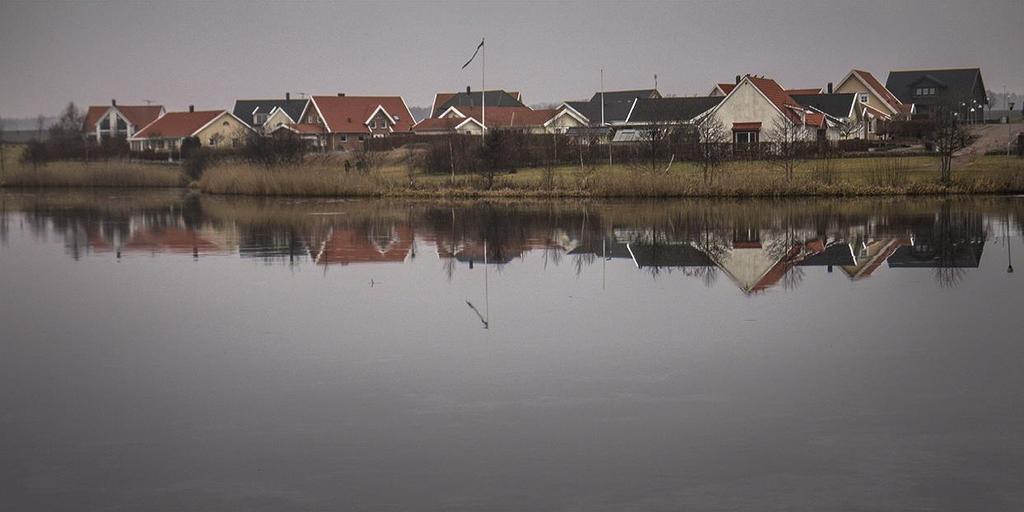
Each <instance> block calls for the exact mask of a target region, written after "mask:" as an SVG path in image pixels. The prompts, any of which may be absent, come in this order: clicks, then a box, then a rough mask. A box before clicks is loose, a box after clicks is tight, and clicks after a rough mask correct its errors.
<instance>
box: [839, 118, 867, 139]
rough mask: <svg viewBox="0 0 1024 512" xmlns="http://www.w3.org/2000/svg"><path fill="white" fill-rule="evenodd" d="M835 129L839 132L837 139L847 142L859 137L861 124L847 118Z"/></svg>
mask: <svg viewBox="0 0 1024 512" xmlns="http://www.w3.org/2000/svg"><path fill="white" fill-rule="evenodd" d="M836 129H837V130H838V131H839V138H841V139H842V140H849V139H852V138H855V137H856V136H857V135H859V133H860V130H861V124H860V123H858V122H857V120H856V119H851V118H849V117H847V118H845V119H843V120H841V121H839V123H838V124H837V126H836Z"/></svg>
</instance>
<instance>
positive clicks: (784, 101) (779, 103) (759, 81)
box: [744, 76, 802, 123]
mask: <svg viewBox="0 0 1024 512" xmlns="http://www.w3.org/2000/svg"><path fill="white" fill-rule="evenodd" d="M744 80H748V81H749V82H750V83H751V85H753V86H754V87H756V88H757V89H758V90H760V91H761V93H762V94H764V95H765V97H767V98H768V101H770V102H772V103H773V104H774V105H775V106H776V107H778V109H779V110H781V111H782V113H783V115H785V116H786V117H787V118H788V119H789V120H790V121H793V122H794V123H801V122H802V119H801V117H800V114H798V113H796V112H794V111H793V109H792V108H791V107H798V106H800V104H799V103H797V101H796V100H794V99H793V98H792V97H791V96H790V95H788V94H786V91H785V89H783V88H782V86H780V85H779V83H778V82H776V81H775V80H772V79H770V78H764V77H760V76H747V77H745V78H744Z"/></svg>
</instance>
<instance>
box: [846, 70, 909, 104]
mask: <svg viewBox="0 0 1024 512" xmlns="http://www.w3.org/2000/svg"><path fill="white" fill-rule="evenodd" d="M853 72H854V73H857V74H858V75H860V78H861V79H862V80H864V83H866V84H867V85H868V87H871V88H872V89H874V90H875V91H877V92H878V94H879V95H881V98H879V99H881V100H882V101H884V102H885V103H887V104H888V105H889V106H890V107H892V109H893V110H895V111H897V112H902V111H903V109H902V107H901V105H902V104H903V103H902V102H901V101H900V100H898V99H896V96H893V94H892V93H891V92H889V89H886V88H885V86H884V85H882V82H879V81H878V79H877V78H875V75H872V74H871V73H868V72H867V71H863V70H860V69H855V70H853Z"/></svg>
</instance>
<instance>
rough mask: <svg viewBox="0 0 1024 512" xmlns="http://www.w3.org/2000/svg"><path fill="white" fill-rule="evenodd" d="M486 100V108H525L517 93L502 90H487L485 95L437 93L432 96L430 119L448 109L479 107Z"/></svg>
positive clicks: (471, 92)
mask: <svg viewBox="0 0 1024 512" xmlns="http://www.w3.org/2000/svg"><path fill="white" fill-rule="evenodd" d="M484 100H486V106H488V107H525V106H526V105H523V103H522V102H521V101H520V100H519V93H518V92H508V91H505V90H502V89H496V90H489V91H487V92H486V95H481V94H480V91H470V92H468V93H467V92H439V93H437V95H436V96H434V105H433V107H432V108H431V110H430V117H437V116H440V115H441V114H443V113H444V111H445V110H448V109H449V108H450V107H456V108H459V107H479V106H480V105H481V102H482V101H484Z"/></svg>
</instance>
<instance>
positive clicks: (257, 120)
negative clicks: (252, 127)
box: [252, 113, 268, 125]
mask: <svg viewBox="0 0 1024 512" xmlns="http://www.w3.org/2000/svg"><path fill="white" fill-rule="evenodd" d="M267 117H268V116H267V114H263V113H259V114H253V115H252V122H253V124H258V125H263V124H264V123H266V122H267Z"/></svg>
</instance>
